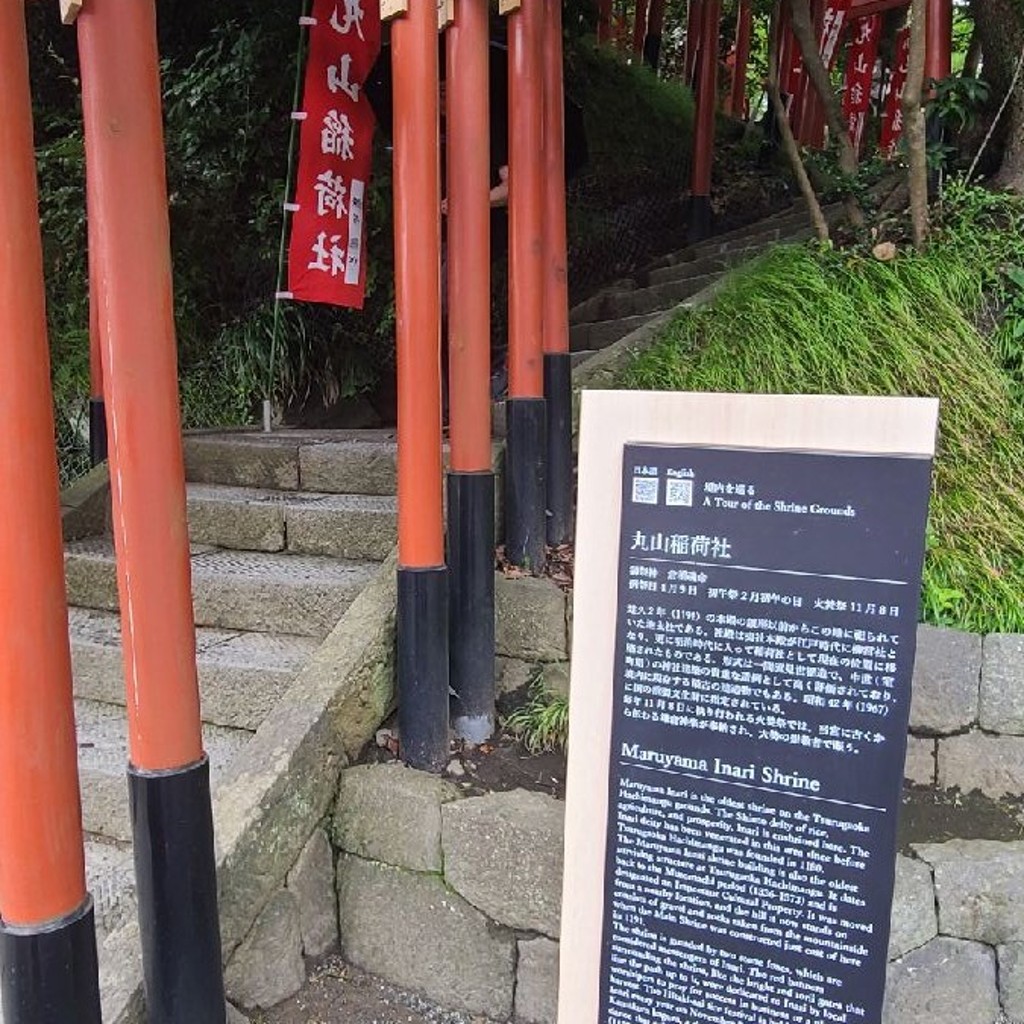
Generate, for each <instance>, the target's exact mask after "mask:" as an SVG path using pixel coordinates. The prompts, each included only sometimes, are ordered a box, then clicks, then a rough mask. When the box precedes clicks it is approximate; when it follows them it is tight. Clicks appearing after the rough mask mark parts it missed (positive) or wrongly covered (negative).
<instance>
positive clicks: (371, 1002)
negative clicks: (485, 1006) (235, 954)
mask: <svg viewBox="0 0 1024 1024" xmlns="http://www.w3.org/2000/svg"><path fill="white" fill-rule="evenodd" d="M250 1020H251V1021H252V1024H488V1022H487V1019H486V1018H485V1017H473V1016H472V1015H470V1014H465V1013H456V1012H453V1011H452V1010H444V1009H441V1007H439V1006H436V1005H435V1004H433V1003H430V1002H428V1001H427V1000H426V999H424V998H423V997H422V996H419V995H416V994H415V993H413V992H405V991H403V990H401V989H398V988H395V987H394V986H393V985H388V984H387V983H386V982H383V981H381V980H380V979H379V978H374V977H373V976H372V975H369V974H366V973H365V972H363V971H360V970H358V969H357V968H355V967H352V966H351V965H350V964H347V963H345V961H344V960H342V959H341V957H340V956H338V955H337V954H333V953H329V954H328V955H327V956H325V957H322V958H321V959H320V960H318V961H317V962H316V963H315V964H314V965H312V966H311V968H310V972H309V980H308V981H307V982H306V987H305V988H304V989H303V990H302V991H301V992H300V993H299V994H298V995H297V996H295V997H294V998H292V999H288V1000H286V1001H285V1002H283V1003H281V1004H280V1005H279V1006H276V1007H275V1008H274V1009H272V1010H259V1011H256V1012H255V1014H252V1015H250Z"/></svg>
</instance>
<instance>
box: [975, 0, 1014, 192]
mask: <svg viewBox="0 0 1024 1024" xmlns="http://www.w3.org/2000/svg"><path fill="white" fill-rule="evenodd" d="M971 12H972V14H973V15H974V23H975V25H976V26H977V32H978V35H979V36H980V38H981V46H982V50H983V52H984V55H985V57H984V67H983V69H982V78H984V79H985V81H987V82H988V83H989V84H990V85H991V86H992V98H991V104H992V107H993V110H997V109H998V108H999V105H1000V104H1001V103H1002V102H1003V100H1004V99H1005V97H1006V95H1007V93H1008V92H1009V91H1010V89H1011V87H1012V88H1013V95H1012V96H1011V97H1010V103H1009V107H1008V109H1007V110H1006V112H1005V113H1004V114H1003V121H1002V123H1001V124H1000V125H999V126H998V128H997V131H996V135H995V139H996V144H997V145H998V146H1001V147H1002V152H1003V158H1002V164H1001V166H1000V169H999V173H998V174H997V175H996V177H995V179H994V184H996V185H1000V186H1002V187H1004V188H1011V189H1013V190H1014V191H1016V192H1021V193H1024V75H1022V76H1020V77H1019V78H1018V80H1017V84H1016V86H1012V83H1013V76H1014V71H1015V70H1016V68H1017V63H1018V61H1019V60H1020V56H1021V53H1022V51H1024V3H1022V2H1021V0H972V3H971Z"/></svg>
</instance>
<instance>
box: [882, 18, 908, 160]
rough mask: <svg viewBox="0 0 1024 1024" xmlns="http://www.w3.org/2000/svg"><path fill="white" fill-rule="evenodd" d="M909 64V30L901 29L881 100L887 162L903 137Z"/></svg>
mask: <svg viewBox="0 0 1024 1024" xmlns="http://www.w3.org/2000/svg"><path fill="white" fill-rule="evenodd" d="M909 63H910V29H909V28H905V29H901V30H900V32H899V33H898V35H897V36H896V60H895V62H894V63H893V66H892V68H890V70H889V80H888V81H887V82H886V85H885V93H884V94H883V98H882V138H881V149H882V154H883V156H885V158H886V159H887V160H891V159H892V158H893V157H894V156H895V155H896V147H897V146H898V145H899V144H900V137H901V136H902V135H903V89H904V88H905V86H906V84H907V66H908V65H909Z"/></svg>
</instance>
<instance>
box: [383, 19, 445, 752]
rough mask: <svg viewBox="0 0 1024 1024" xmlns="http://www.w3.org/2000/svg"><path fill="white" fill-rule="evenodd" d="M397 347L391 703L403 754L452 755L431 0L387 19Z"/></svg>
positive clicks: (438, 189) (436, 109) (434, 36)
mask: <svg viewBox="0 0 1024 1024" xmlns="http://www.w3.org/2000/svg"><path fill="white" fill-rule="evenodd" d="M391 45H392V48H393V56H392V68H393V75H394V96H395V102H394V133H393V134H394V208H395V224H394V231H395V309H396V320H397V328H396V338H397V355H398V644H397V646H398V673H397V675H398V715H399V732H400V736H401V751H402V758H403V760H404V761H406V762H407V763H408V764H410V765H412V766H413V767H414V768H421V769H425V770H429V771H438V772H439V771H440V770H441V769H442V768H444V766H445V764H446V763H447V761H448V690H449V666H448V621H449V617H448V570H447V567H446V565H445V560H444V520H443V516H442V510H441V505H442V472H443V470H442V461H441V186H440V173H441V172H440V166H439V163H440V161H439V159H438V155H439V153H438V151H439V146H440V136H439V131H438V119H439V113H440V111H439V106H440V101H439V96H438V77H439V73H438V44H437V5H436V4H435V2H434V0H410V4H409V10H408V13H407V14H404V15H401V16H399V17H398V18H397V19H396V20H395V22H394V23H393V25H392V27H391Z"/></svg>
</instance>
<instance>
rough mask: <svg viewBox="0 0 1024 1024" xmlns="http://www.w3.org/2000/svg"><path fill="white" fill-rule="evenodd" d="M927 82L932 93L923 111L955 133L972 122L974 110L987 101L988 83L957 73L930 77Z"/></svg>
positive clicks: (974, 114) (974, 117)
mask: <svg viewBox="0 0 1024 1024" xmlns="http://www.w3.org/2000/svg"><path fill="white" fill-rule="evenodd" d="M931 85H932V88H933V90H934V92H933V93H932V98H931V99H930V100H929V101H928V104H927V106H926V107H925V112H926V113H927V115H928V116H929V117H931V116H933V115H934V116H935V117H937V118H938V119H939V120H940V121H941V122H942V126H943V127H944V128H947V129H952V130H954V131H958V132H962V131H963V130H964V129H965V128H970V127H971V126H972V125H973V124H974V121H975V119H976V117H977V115H978V111H979V110H981V108H982V107H983V106H984V105H985V104H986V103H987V102H988V97H989V94H990V93H991V91H992V90H991V89H990V88H989V85H988V82H983V81H982V80H981V79H980V78H962V77H961V76H960V75H952V76H951V77H949V78H942V79H939V80H936V79H932V82H931Z"/></svg>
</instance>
